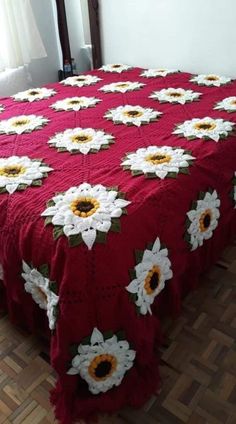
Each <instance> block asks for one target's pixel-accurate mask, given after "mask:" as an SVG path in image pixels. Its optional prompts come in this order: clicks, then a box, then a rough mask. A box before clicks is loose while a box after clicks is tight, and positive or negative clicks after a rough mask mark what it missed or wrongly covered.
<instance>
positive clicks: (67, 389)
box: [0, 64, 236, 424]
mask: <svg viewBox="0 0 236 424" xmlns="http://www.w3.org/2000/svg"><path fill="white" fill-rule="evenodd" d="M235 123H236V81H234V80H232V79H230V78H227V77H222V76H218V75H215V74H211V75H190V74H188V73H184V72H178V70H175V69H169V70H168V69H146V70H144V69H140V68H134V67H131V66H128V65H121V64H113V65H106V66H103V67H102V68H101V69H99V70H94V71H91V72H89V73H87V74H83V75H78V76H73V77H69V78H67V79H66V80H64V81H62V82H61V83H56V84H50V85H48V86H47V87H43V88H41V89H40V88H35V89H30V90H28V91H26V92H21V93H18V94H16V95H15V96H13V97H11V98H2V99H1V100H0V264H1V267H0V270H1V272H0V278H1V280H0V307H1V309H2V310H4V311H7V312H8V314H9V317H10V319H11V321H12V322H13V323H15V324H17V325H20V326H22V327H24V328H26V329H27V330H29V331H31V332H35V333H36V332H40V333H41V334H43V335H44V336H45V337H47V338H50V342H51V349H50V357H51V364H52V366H53V367H54V369H55V370H56V372H57V375H58V380H57V385H56V387H55V389H54V390H53V392H52V394H51V401H52V403H53V405H55V415H56V417H57V418H58V420H59V421H60V422H61V423H63V424H70V423H71V422H73V421H74V420H76V419H79V418H85V419H87V418H89V417H91V416H94V414H97V413H101V412H114V411H116V410H118V409H119V408H122V407H123V406H125V405H130V406H133V407H139V406H141V405H142V404H143V403H144V402H146V400H147V399H148V398H149V397H150V396H151V394H153V393H154V392H155V391H156V390H158V388H159V386H160V377H159V370H158V362H159V357H158V353H157V350H158V346H159V345H160V343H161V340H162V332H161V321H162V319H163V317H164V316H171V317H174V316H176V315H177V314H178V313H179V312H180V308H181V299H182V298H183V296H184V295H186V293H188V292H189V291H190V290H192V289H194V288H196V287H197V285H198V284H199V283H200V282H201V274H202V272H204V271H205V270H206V269H207V268H208V267H209V266H210V265H211V264H212V263H214V261H216V259H217V258H218V257H219V254H220V252H221V251H222V249H223V248H224V247H225V246H226V245H227V244H228V243H230V241H231V240H232V239H233V238H234V237H235V234H236V135H235Z"/></svg>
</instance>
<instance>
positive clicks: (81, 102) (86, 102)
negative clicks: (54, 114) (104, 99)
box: [51, 96, 101, 111]
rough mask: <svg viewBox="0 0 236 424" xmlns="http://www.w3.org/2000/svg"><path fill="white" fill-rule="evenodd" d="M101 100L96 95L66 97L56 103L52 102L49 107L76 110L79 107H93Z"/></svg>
mask: <svg viewBox="0 0 236 424" xmlns="http://www.w3.org/2000/svg"><path fill="white" fill-rule="evenodd" d="M99 102H101V100H100V99H96V97H85V96H81V97H68V98H66V99H63V100H58V101H57V102H56V103H53V104H52V105H51V107H52V108H53V109H56V110H74V111H78V110H80V109H86V108H88V107H93V106H95V105H96V104H97V103H99Z"/></svg>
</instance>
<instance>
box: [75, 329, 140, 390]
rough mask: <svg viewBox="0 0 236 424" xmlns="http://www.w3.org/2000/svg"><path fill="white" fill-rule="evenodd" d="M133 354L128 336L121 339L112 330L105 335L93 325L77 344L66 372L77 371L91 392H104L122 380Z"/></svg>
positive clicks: (130, 363)
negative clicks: (108, 334) (125, 338)
mask: <svg viewBox="0 0 236 424" xmlns="http://www.w3.org/2000/svg"><path fill="white" fill-rule="evenodd" d="M135 356H136V352H135V351H134V350H132V349H130V345H129V343H128V342H127V340H123V339H121V340H120V339H119V338H118V337H117V335H115V334H114V335H111V336H109V337H108V338H105V335H103V334H102V333H101V332H100V331H99V330H98V329H97V328H94V329H93V332H92V335H91V338H90V340H88V342H87V343H85V342H84V343H81V344H80V345H79V346H78V348H77V354H76V355H75V356H74V358H73V359H72V364H71V365H72V367H71V368H70V369H69V370H68V372H67V374H69V375H77V374H79V375H80V377H81V378H83V379H84V380H85V381H86V382H87V383H88V388H89V391H90V392H91V393H93V394H94V395H97V394H98V393H105V392H107V391H108V390H110V389H111V388H112V387H113V386H119V385H120V384H121V382H122V380H123V378H124V376H125V373H126V372H127V371H128V370H129V369H130V368H132V366H133V363H134V359H135Z"/></svg>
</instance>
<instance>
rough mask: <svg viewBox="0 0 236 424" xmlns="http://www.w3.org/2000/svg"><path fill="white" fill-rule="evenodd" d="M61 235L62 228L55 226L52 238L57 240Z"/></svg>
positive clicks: (62, 233)
mask: <svg viewBox="0 0 236 424" xmlns="http://www.w3.org/2000/svg"><path fill="white" fill-rule="evenodd" d="M63 235H64V232H63V227H61V226H60V225H55V227H54V228H53V238H54V240H57V239H58V238H59V237H61V236H63Z"/></svg>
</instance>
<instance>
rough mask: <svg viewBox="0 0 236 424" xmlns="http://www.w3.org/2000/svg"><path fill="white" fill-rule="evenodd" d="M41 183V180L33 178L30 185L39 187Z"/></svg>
mask: <svg viewBox="0 0 236 424" xmlns="http://www.w3.org/2000/svg"><path fill="white" fill-rule="evenodd" d="M41 185H42V180H34V181H32V186H38V187H40V186H41Z"/></svg>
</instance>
